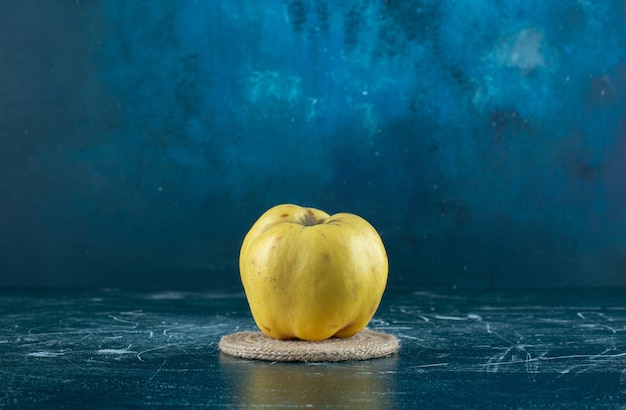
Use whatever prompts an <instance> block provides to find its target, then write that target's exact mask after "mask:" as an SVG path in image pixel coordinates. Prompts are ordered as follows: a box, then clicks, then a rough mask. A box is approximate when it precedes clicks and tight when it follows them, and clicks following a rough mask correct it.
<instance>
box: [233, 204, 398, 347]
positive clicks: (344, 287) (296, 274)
mask: <svg viewBox="0 0 626 410" xmlns="http://www.w3.org/2000/svg"><path fill="white" fill-rule="evenodd" d="M239 269H240V273H241V281H242V283H243V287H244V291H245V293H246V297H247V299H248V304H249V305H250V310H251V312H252V316H253V318H254V321H255V322H256V324H257V326H258V327H259V329H260V330H261V331H262V332H263V333H264V334H265V335H267V336H269V337H272V338H275V339H280V340H289V339H301V340H310V341H316V340H324V339H328V338H330V337H340V338H346V337H350V336H353V335H355V334H357V333H358V332H359V331H361V330H362V329H363V328H364V327H365V326H367V324H368V323H369V321H370V320H371V318H372V317H373V316H374V313H375V312H376V310H377V309H378V305H379V304H380V301H381V299H382V295H383V292H384V290H385V287H386V285H387V273H388V261H387V253H386V252H385V247H384V246H383V242H382V240H381V239H380V236H379V235H378V233H377V232H376V230H375V229H374V227H372V225H370V224H369V223H368V222H367V221H366V220H365V219H363V218H361V217H359V216H357V215H353V214H349V213H338V214H335V215H332V216H330V215H329V214H327V213H326V212H323V211H320V210H318V209H313V208H305V207H300V206H297V205H290V204H286V205H278V206H275V207H273V208H271V209H269V210H268V211H266V212H265V213H264V214H263V215H262V216H261V217H260V218H259V219H258V220H257V221H256V223H255V224H254V225H253V226H252V228H251V229H250V231H249V232H248V234H247V235H246V237H245V239H244V241H243V245H242V247H241V252H240V256H239Z"/></svg>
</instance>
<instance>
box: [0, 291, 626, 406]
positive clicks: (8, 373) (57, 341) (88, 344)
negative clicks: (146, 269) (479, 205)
mask: <svg viewBox="0 0 626 410" xmlns="http://www.w3.org/2000/svg"><path fill="white" fill-rule="evenodd" d="M623 294H624V292H623V291H620V290H603V291H599V290H579V291H542V292H507V293H503V292H499V293H484V292H482V293H481V292H466V291H456V290H454V291H452V290H447V291H418V292H408V291H395V290H389V291H388V292H387V293H386V294H385V297H384V299H383V303H382V304H381V307H380V309H379V311H378V312H377V314H376V316H375V318H374V320H373V321H372V322H371V324H370V327H371V328H373V329H376V330H379V331H383V332H388V333H392V334H394V335H396V336H397V337H398V338H400V340H401V342H402V347H401V349H400V351H399V353H398V354H395V355H393V356H390V357H387V358H383V359H377V360H371V361H362V362H341V363H326V364H319V363H288V364H286V363H270V362H261V361H248V360H241V359H236V358H233V357H230V356H226V355H224V354H223V353H220V352H219V349H218V346H217V344H218V342H219V340H220V338H221V337H222V336H223V335H225V334H228V333H232V332H236V331H241V330H254V329H255V326H254V322H253V320H252V317H251V316H250V312H249V310H248V306H247V303H246V300H245V297H244V295H243V293H241V292H239V291H233V292H231V291H223V292H222V291H206V292H201V291H198V292H179V291H158V292H134V291H123V290H114V289H106V290H102V289H101V290H81V291H76V290H72V291H68V290H8V289H4V290H0V386H2V387H1V388H0V407H4V406H7V407H46V408H51V407H64V408H85V407H89V408H94V407H95V408H122V407H144V406H145V407H153V406H168V407H169V406H173V407H189V408H197V407H207V408H224V407H226V408H230V407H270V408H275V407H307V408H308V407H331V408H335V407H339V408H342V407H343V408H381V409H382V408H385V409H386V408H415V406H419V407H459V408H501V407H513V408H520V407H521V408H555V407H562V406H566V407H574V408H587V407H594V408H619V407H623V406H624V405H626V304H624V302H623V300H624V299H623Z"/></svg>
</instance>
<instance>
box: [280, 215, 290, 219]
mask: <svg viewBox="0 0 626 410" xmlns="http://www.w3.org/2000/svg"><path fill="white" fill-rule="evenodd" d="M288 216H289V214H282V215H281V216H280V217H281V218H286V217H288Z"/></svg>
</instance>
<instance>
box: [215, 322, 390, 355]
mask: <svg viewBox="0 0 626 410" xmlns="http://www.w3.org/2000/svg"><path fill="white" fill-rule="evenodd" d="M219 348H220V350H221V351H222V352H224V353H226V354H229V355H231V356H235V357H240V358H242V359H257V360H268V361H273V362H340V361H345V360H366V359H374V358H378V357H385V356H389V355H391V354H393V353H395V352H397V351H398V349H399V348H400V341H399V340H398V338H397V337H395V336H393V335H389V334H386V333H380V332H375V331H373V330H369V329H363V330H362V331H360V332H359V333H357V334H356V335H354V336H352V337H349V338H346V339H340V338H330V339H326V340H321V341H319V342H309V341H305V340H276V339H272V338H270V337H267V336H265V335H264V334H263V333H261V332H238V333H233V334H230V335H226V336H223V337H222V339H221V340H220V343H219Z"/></svg>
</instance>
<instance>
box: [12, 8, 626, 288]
mask: <svg viewBox="0 0 626 410" xmlns="http://www.w3.org/2000/svg"><path fill="white" fill-rule="evenodd" d="M341 3H345V5H343V6H342V5H339V4H341ZM243 4H246V5H245V6H244V5H243ZM625 42H626V11H625V6H624V3H623V2H622V1H617V0H609V1H598V2H596V1H577V2H574V1H570V0H555V1H543V0H528V1H523V2H517V1H516V2H503V1H497V0H480V1H437V0H422V1H394V0H386V1H385V0H379V1H367V0H360V1H353V2H335V1H331V0H308V1H307V0H289V1H288V0H263V1H257V2H236V1H230V0H211V1H209V0H207V1H174V0H172V1H158V2H156V1H155V2H128V1H117V0H110V1H100V2H94V1H83V2H81V1H78V0H77V1H75V2H74V1H62V0H55V1H48V2H39V1H34V0H23V1H2V2H0V91H1V92H0V138H1V144H0V193H1V194H2V199H1V200H0V229H1V230H0V285H4V286H7V285H8V286H11V285H74V286H133V287H135V286H151V287H154V286H164V287H172V288H176V287H189V286H197V287H216V286H238V283H239V282H238V281H239V279H238V272H237V256H238V251H239V246H240V243H241V240H242V238H243V236H244V235H245V233H246V231H247V229H248V228H249V227H250V225H251V224H252V223H253V222H254V220H255V219H256V218H257V217H258V216H259V215H260V214H261V213H262V212H263V211H264V210H265V209H266V208H268V207H270V206H272V205H275V204H278V203H285V202H292V203H297V204H302V205H309V206H315V207H318V208H321V209H324V210H326V211H328V212H331V213H334V212H339V211H347V212H353V213H357V214H360V215H361V216H363V217H365V218H366V219H368V220H369V221H370V222H372V224H374V225H375V226H376V227H377V229H378V230H379V231H380V232H381V235H382V237H383V239H384V241H385V244H386V246H387V249H388V253H389V258H390V269H391V271H390V284H391V285H394V286H413V287H419V286H424V285H445V286H453V285H456V286H460V287H490V288H502V287H536V286H541V287H546V286H549V287H553V286H617V285H619V286H626V43H625Z"/></svg>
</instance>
